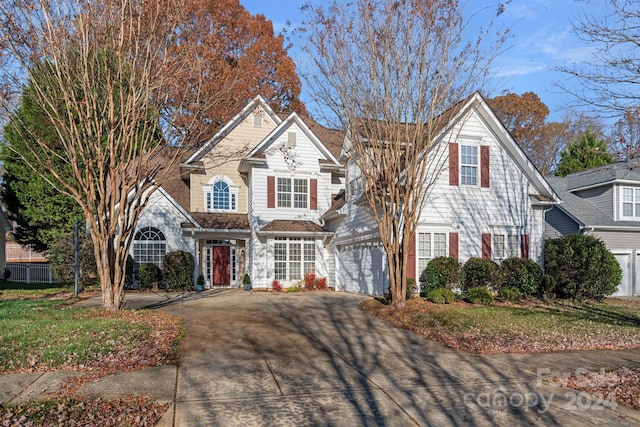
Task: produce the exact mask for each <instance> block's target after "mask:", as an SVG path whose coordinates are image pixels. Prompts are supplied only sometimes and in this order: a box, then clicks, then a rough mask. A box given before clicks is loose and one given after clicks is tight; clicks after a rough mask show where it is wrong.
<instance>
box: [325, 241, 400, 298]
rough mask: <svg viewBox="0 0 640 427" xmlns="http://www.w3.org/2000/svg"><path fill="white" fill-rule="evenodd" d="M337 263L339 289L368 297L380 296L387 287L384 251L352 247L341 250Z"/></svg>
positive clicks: (366, 247)
mask: <svg viewBox="0 0 640 427" xmlns="http://www.w3.org/2000/svg"><path fill="white" fill-rule="evenodd" d="M337 262H338V263H339V264H340V265H339V267H338V269H337V270H338V274H339V279H340V284H341V289H344V290H345V291H347V292H356V293H361V294H368V295H382V294H383V293H384V292H385V291H386V290H387V288H388V287H389V286H388V282H389V280H388V276H387V266H386V261H385V253H384V249H382V248H381V247H378V246H370V245H354V246H347V247H345V248H343V249H342V250H341V251H340V253H339V255H338V260H337Z"/></svg>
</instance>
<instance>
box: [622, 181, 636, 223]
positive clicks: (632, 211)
mask: <svg viewBox="0 0 640 427" xmlns="http://www.w3.org/2000/svg"><path fill="white" fill-rule="evenodd" d="M622 216H623V218H640V188H631V187H622Z"/></svg>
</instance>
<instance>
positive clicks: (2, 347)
mask: <svg viewBox="0 0 640 427" xmlns="http://www.w3.org/2000/svg"><path fill="white" fill-rule="evenodd" d="M65 304H66V302H65V301H56V300H29V299H26V300H21V299H15V300H2V301H0V372H12V371H19V370H31V369H35V370H46V369H56V368H60V367H62V366H78V365H80V364H83V363H85V362H88V361H91V360H95V359H99V358H100V356H101V355H105V354H107V353H110V352H113V351H118V350H121V349H123V348H124V349H126V348H128V347H130V346H133V345H135V343H136V341H137V340H142V339H143V338H144V337H146V336H147V335H148V334H149V327H147V326H144V325H140V324H136V323H132V322H130V321H129V320H127V319H126V318H118V317H117V316H109V315H107V314H106V313H104V312H101V311H99V310H96V309H76V308H73V307H68V306H67V307H65Z"/></svg>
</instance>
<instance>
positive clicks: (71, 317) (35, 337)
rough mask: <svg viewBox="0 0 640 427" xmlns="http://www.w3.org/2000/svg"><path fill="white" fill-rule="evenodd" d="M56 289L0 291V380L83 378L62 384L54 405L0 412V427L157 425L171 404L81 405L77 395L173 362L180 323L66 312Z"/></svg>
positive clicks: (158, 317)
mask: <svg viewBox="0 0 640 427" xmlns="http://www.w3.org/2000/svg"><path fill="white" fill-rule="evenodd" d="M56 289H57V288H51V287H49V285H42V286H37V285H36V286H31V285H24V284H20V285H16V286H14V285H11V284H8V283H4V286H3V287H2V293H3V296H2V298H0V374H6V373H12V372H28V371H38V372H43V371H52V370H63V369H64V370H71V371H77V372H78V371H79V372H81V373H82V374H81V375H80V376H77V377H72V378H71V379H69V380H67V381H66V382H65V383H64V384H63V388H62V391H61V392H59V393H57V394H56V395H55V396H53V397H51V398H47V399H44V400H41V401H33V402H26V403H20V404H3V405H2V404H0V424H1V425H122V426H148V425H155V424H156V423H157V422H158V421H159V420H160V418H161V417H162V415H163V414H164V413H165V412H166V409H167V407H168V404H166V403H159V402H153V401H150V400H148V399H146V398H144V397H135V396H127V397H124V398H122V399H115V400H105V399H102V398H99V397H96V398H91V397H82V398H79V397H77V396H75V394H74V392H75V390H77V388H78V387H80V386H81V385H82V384H85V383H87V382H89V381H95V380H97V379H98V378H100V377H103V376H106V375H109V374H112V373H115V372H122V371H128V370H134V369H141V368H144V367H147V366H156V365H163V364H167V363H171V362H173V361H175V360H176V359H177V349H178V343H179V341H180V338H181V337H182V334H183V326H182V322H181V321H180V320H179V319H178V318H176V317H174V316H171V315H169V314H166V313H162V312H159V311H151V310H141V311H133V310H121V311H118V312H105V311H102V310H99V309H95V308H75V307H73V306H71V305H69V300H70V298H71V293H69V290H68V289H57V291H56ZM60 292H63V293H62V294H61V293H60Z"/></svg>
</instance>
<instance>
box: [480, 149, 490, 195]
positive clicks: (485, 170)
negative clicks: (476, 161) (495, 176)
mask: <svg viewBox="0 0 640 427" xmlns="http://www.w3.org/2000/svg"><path fill="white" fill-rule="evenodd" d="M480 186H481V187H488V186H489V146H487V145H482V146H480Z"/></svg>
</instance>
